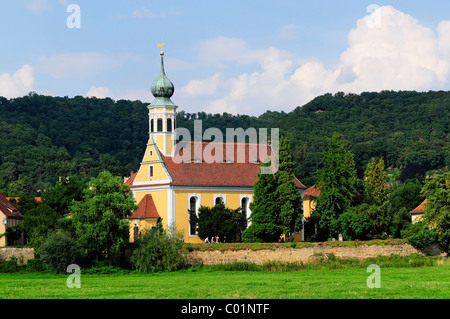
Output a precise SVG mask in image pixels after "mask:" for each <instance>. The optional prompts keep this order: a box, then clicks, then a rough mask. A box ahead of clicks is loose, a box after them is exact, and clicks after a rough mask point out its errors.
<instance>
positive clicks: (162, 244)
mask: <svg viewBox="0 0 450 319" xmlns="http://www.w3.org/2000/svg"><path fill="white" fill-rule="evenodd" d="M181 238H182V235H181V234H177V233H175V231H173V230H170V231H169V232H166V231H165V230H164V229H163V228H162V226H160V225H159V226H158V227H155V228H153V229H150V230H147V231H144V233H143V234H142V236H141V238H140V239H139V240H138V241H137V242H136V245H137V247H136V248H135V249H134V251H133V254H132V256H131V264H132V266H133V267H134V268H135V269H136V270H138V271H140V272H156V271H173V270H177V269H180V268H182V267H183V266H184V265H185V254H186V250H185V249H184V248H185V246H184V244H183V241H182V240H181Z"/></svg>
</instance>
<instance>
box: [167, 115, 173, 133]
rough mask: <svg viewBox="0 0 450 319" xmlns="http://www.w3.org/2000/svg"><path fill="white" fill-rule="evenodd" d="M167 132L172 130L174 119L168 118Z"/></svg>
mask: <svg viewBox="0 0 450 319" xmlns="http://www.w3.org/2000/svg"><path fill="white" fill-rule="evenodd" d="M167 132H172V119H170V118H169V119H167Z"/></svg>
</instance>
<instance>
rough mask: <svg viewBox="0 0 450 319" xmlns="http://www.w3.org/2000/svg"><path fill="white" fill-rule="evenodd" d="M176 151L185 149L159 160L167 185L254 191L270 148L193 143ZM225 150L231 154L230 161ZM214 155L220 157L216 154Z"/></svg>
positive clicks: (244, 144)
mask: <svg viewBox="0 0 450 319" xmlns="http://www.w3.org/2000/svg"><path fill="white" fill-rule="evenodd" d="M180 145H181V146H180ZM230 145H232V146H231V147H230ZM178 147H184V148H183V149H180V152H176V154H179V156H180V157H171V156H164V155H163V154H161V152H160V156H161V159H162V161H163V162H164V164H165V167H166V169H167V171H168V173H169V175H170V177H171V178H172V182H171V183H170V184H172V185H189V186H240V187H253V185H254V184H255V182H256V181H257V180H258V172H259V169H260V167H261V160H264V159H265V157H266V155H267V154H269V155H270V154H271V151H270V150H271V147H270V145H268V144H248V143H216V142H193V141H192V142H190V146H189V145H188V144H184V145H183V144H181V143H179V145H178ZM189 147H190V151H191V152H190V154H189V155H188V154H187V153H184V152H187V151H188V149H189ZM197 147H198V148H197ZM200 147H201V148H200ZM196 148H197V151H198V152H197V151H196ZM227 148H228V151H229V152H231V151H233V154H234V155H233V156H231V155H230V156H229V158H228V157H227ZM158 151H159V150H158ZM216 151H217V152H219V153H218V154H216ZM220 152H222V154H220ZM197 153H200V154H202V156H201V157H202V158H201V157H199V156H197ZM209 155H210V156H212V157H214V156H215V155H217V156H218V157H219V158H223V159H226V160H224V161H221V162H219V161H217V160H214V159H213V158H209V157H208V156H209ZM205 156H206V157H205ZM136 175H137V174H136V173H133V172H132V173H131V176H130V178H129V179H128V180H127V181H126V184H128V185H129V186H132V184H133V181H134V178H135V177H136ZM294 182H295V184H296V185H297V187H299V188H306V187H305V185H303V184H302V182H300V181H299V180H298V179H297V178H296V177H295V178H294Z"/></svg>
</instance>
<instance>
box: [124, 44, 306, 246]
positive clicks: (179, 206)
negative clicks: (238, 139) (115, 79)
mask: <svg viewBox="0 0 450 319" xmlns="http://www.w3.org/2000/svg"><path fill="white" fill-rule="evenodd" d="M151 92H152V94H153V96H154V97H155V99H154V101H153V102H152V103H151V104H150V105H148V115H149V139H148V142H147V147H146V150H145V153H144V156H143V159H142V162H141V164H140V168H139V170H138V171H137V172H132V173H131V176H130V178H129V179H128V180H127V181H126V184H128V185H129V186H130V189H131V191H132V194H133V196H134V198H135V200H136V203H138V206H139V209H137V210H136V211H135V212H133V214H132V215H131V216H130V217H129V218H128V221H129V223H130V241H131V242H133V241H135V240H136V239H138V238H139V236H140V233H142V231H144V230H145V229H148V228H151V227H152V226H155V225H156V223H157V221H158V219H160V218H161V219H162V225H163V226H164V227H168V226H171V227H174V228H175V229H176V230H177V231H180V232H182V233H183V236H184V239H185V242H188V243H201V242H202V241H201V239H200V238H199V237H198V235H197V233H196V229H195V225H191V224H190V223H189V213H188V211H189V210H191V211H196V212H198V210H199V208H200V206H208V207H212V206H214V205H216V204H217V203H218V202H219V201H222V202H223V203H224V204H225V206H226V207H228V208H231V209H236V208H239V207H240V208H241V211H242V213H243V214H245V215H246V216H247V217H250V215H251V210H250V203H251V202H252V200H253V185H254V183H255V182H256V181H257V179H258V176H257V174H258V172H259V169H260V167H261V160H259V159H260V158H265V157H264V156H267V155H268V156H271V155H273V154H274V153H273V149H272V147H271V146H270V145H269V144H256V145H255V144H248V143H221V142H202V141H185V140H182V141H181V142H180V141H176V131H175V127H176V110H177V106H176V105H175V104H174V103H173V102H172V101H171V99H170V98H171V97H172V95H173V93H174V86H173V84H172V82H171V81H170V80H169V79H168V78H167V76H166V74H165V71H164V52H161V71H160V74H159V76H158V78H157V79H156V80H155V81H154V82H153V83H152V86H151ZM261 150H264V151H263V152H261ZM254 151H260V154H258V155H259V156H257V157H256V158H257V159H256V160H255V157H254V156H253V153H252V152H254ZM213 153H214V156H213V157H214V161H211V160H208V159H210V157H209V158H206V159H205V158H204V157H202V156H199V154H200V155H201V154H210V155H211V154H213ZM261 153H264V154H261ZM219 154H221V155H224V154H227V157H226V160H225V159H223V160H220V158H221V157H220V156H216V155H219ZM230 154H231V156H230ZM242 159H244V160H242ZM295 183H296V185H297V186H298V187H299V190H300V191H301V192H303V190H304V189H305V186H304V185H303V184H302V183H301V182H300V181H299V180H298V179H295Z"/></svg>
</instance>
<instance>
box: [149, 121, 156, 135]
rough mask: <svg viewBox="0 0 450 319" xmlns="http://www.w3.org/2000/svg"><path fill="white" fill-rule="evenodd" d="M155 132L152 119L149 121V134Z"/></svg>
mask: <svg viewBox="0 0 450 319" xmlns="http://www.w3.org/2000/svg"><path fill="white" fill-rule="evenodd" d="M154 130H155V124H154V121H153V119H151V120H150V132H153V131H154Z"/></svg>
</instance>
